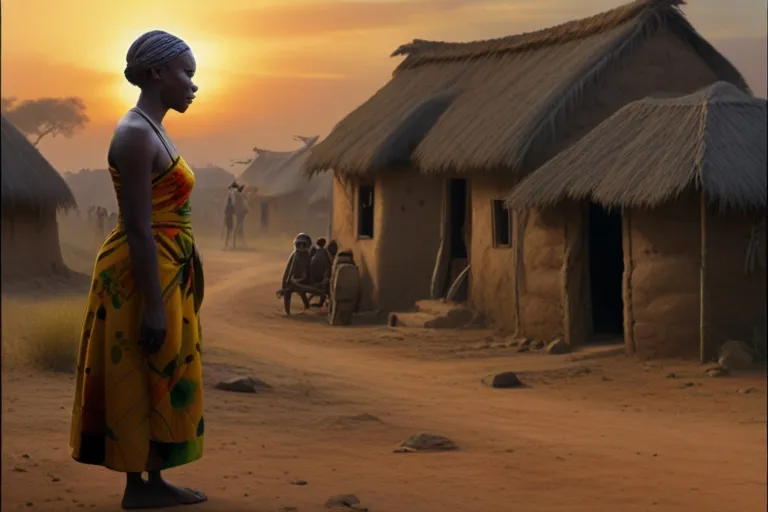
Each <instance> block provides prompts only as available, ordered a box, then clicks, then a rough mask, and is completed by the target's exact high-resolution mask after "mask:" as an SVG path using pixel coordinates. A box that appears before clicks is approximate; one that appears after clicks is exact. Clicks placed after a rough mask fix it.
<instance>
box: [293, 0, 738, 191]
mask: <svg viewBox="0 0 768 512" xmlns="http://www.w3.org/2000/svg"><path fill="white" fill-rule="evenodd" d="M683 4H684V2H683V1H682V0H637V1H635V2H632V3H630V4H627V5H624V6H621V7H618V8H615V9H613V10H610V11H607V12H603V13H602V14H598V15H596V16H592V17H589V18H585V19H580V20H576V21H570V22H567V23H564V24H561V25H558V26H555V27H551V28H547V29H544V30H539V31H536V32H530V33H525V34H519V35H513V36H509V37H504V38H500V39H493V40H487V41H474V42H466V43H449V42H434V41H422V40H415V41H413V42H411V43H409V44H406V45H403V46H401V47H399V48H398V49H397V50H395V52H394V53H393V54H392V55H393V56H400V55H404V56H406V58H405V60H404V61H403V62H402V63H400V65H399V66H398V67H397V68H396V70H395V72H394V73H393V77H392V79H391V80H390V81H389V82H388V83H387V84H386V85H385V86H384V87H382V88H381V89H380V90H379V91H378V92H377V93H376V94H375V95H374V96H373V97H371V98H370V99H369V100H368V101H366V102H365V103H363V104H362V105H360V106H359V107H358V108H357V109H355V110H354V111H352V112H351V113H350V114H348V115H347V116H346V117H345V118H344V119H342V120H341V121H340V122H339V123H338V124H337V125H336V127H335V128H334V129H333V131H332V132H331V134H330V135H329V136H328V137H327V138H326V139H325V140H324V141H322V142H321V143H320V144H318V145H317V146H316V147H315V148H314V150H313V151H312V155H311V157H310V158H309V159H308V161H307V163H306V171H307V172H308V173H310V174H313V173H317V172H323V171H327V170H331V169H333V170H335V171H336V172H338V173H340V174H342V175H358V176H360V175H366V174H370V173H373V172H376V171H380V170H383V169H386V168H390V167H398V166H401V165H409V166H411V167H413V168H416V169H418V170H420V171H421V172H427V173H428V172H473V171H487V170H508V171H510V172H516V173H521V172H523V171H525V170H530V169H532V168H534V167H535V165H536V164H538V163H539V162H538V161H537V160H536V158H534V157H536V154H537V152H540V151H541V150H543V149H545V148H546V147H548V146H549V145H550V144H551V143H552V142H555V141H556V140H557V139H558V138H559V137H560V136H562V135H561V134H562V128H563V126H564V125H565V124H566V121H568V120H569V116H570V115H572V114H573V112H574V110H575V108H576V107H577V106H578V105H579V104H580V101H581V98H583V97H584V95H585V93H587V92H589V90H590V88H591V87H593V86H595V85H596V84H597V83H598V79H599V78H600V77H601V76H602V75H603V74H604V73H605V72H606V71H607V70H609V69H611V68H612V65H613V64H614V63H616V62H617V61H618V60H620V59H621V58H622V57H624V56H626V55H628V54H629V53H631V52H632V51H634V50H635V49H637V48H638V47H640V46H641V44H642V43H643V42H644V41H646V40H647V39H649V38H651V37H652V36H653V35H654V34H656V33H657V32H658V31H659V30H661V29H663V28H667V29H669V30H670V31H671V32H672V33H673V34H675V35H676V36H677V37H678V38H680V39H681V40H682V41H684V42H685V43H687V44H688V46H689V47H691V48H692V49H693V50H694V51H695V52H696V53H697V54H698V55H699V56H700V57H701V58H702V59H703V60H704V61H705V62H706V63H707V65H708V66H709V67H710V68H711V69H712V70H713V71H714V72H715V74H716V75H717V78H718V79H719V80H727V81H729V82H731V83H733V84H735V85H736V86H738V87H739V88H740V89H742V90H744V91H746V92H749V87H748V86H747V84H746V81H745V80H744V78H743V77H742V76H741V74H740V73H739V72H738V71H737V70H736V68H735V67H734V66H733V65H732V64H731V63H730V62H729V61H728V60H727V59H726V58H725V57H723V56H722V55H721V54H720V53H719V52H718V51H717V50H715V48H714V47H712V45H710V44H709V43H708V42H707V41H706V40H705V39H703V38H702V37H701V36H700V35H699V34H698V33H697V32H696V30H695V29H694V28H693V27H692V26H691V24H690V23H689V22H688V20H687V19H686V17H685V15H684V14H683V13H682V12H681V11H680V9H679V6H680V5H683Z"/></svg>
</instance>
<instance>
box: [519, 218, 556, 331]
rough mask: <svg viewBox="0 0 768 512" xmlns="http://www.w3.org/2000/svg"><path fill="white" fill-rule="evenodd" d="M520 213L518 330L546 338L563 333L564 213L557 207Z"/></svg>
mask: <svg viewBox="0 0 768 512" xmlns="http://www.w3.org/2000/svg"><path fill="white" fill-rule="evenodd" d="M520 215H524V216H525V218H524V220H523V225H524V226H525V232H524V233H523V235H522V236H521V237H520V238H519V240H520V242H521V243H522V244H523V245H522V247H521V248H519V252H518V254H519V255H520V257H521V261H522V268H521V269H518V276H519V282H518V289H519V300H520V305H519V311H520V333H521V334H524V335H525V336H530V337H533V338H536V339H544V340H550V339H552V338H555V337H557V336H562V335H563V314H564V310H563V305H564V301H563V279H562V268H563V262H564V255H565V236H564V235H565V219H566V216H565V215H564V210H563V208H562V207H561V206H559V207H555V208H546V209H543V210H531V211H530V212H528V213H521V214H520ZM510 273H511V272H510Z"/></svg>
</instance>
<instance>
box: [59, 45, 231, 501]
mask: <svg viewBox="0 0 768 512" xmlns="http://www.w3.org/2000/svg"><path fill="white" fill-rule="evenodd" d="M196 68H197V64H196V63H195V58H194V56H193V55H192V52H191V51H190V49H189V46H187V44H186V43H185V42H184V41H182V40H181V39H179V38H178V37H176V36H173V35H171V34H169V33H167V32H163V31H161V30H153V31H151V32H147V33H146V34H144V35H142V36H140V37H139V38H138V39H137V40H136V41H135V42H134V43H133V44H132V45H131V47H130V49H129V50H128V54H127V57H126V68H125V77H126V79H127V80H128V81H129V82H130V83H131V84H133V85H135V86H137V87H138V88H139V89H141V93H140V94H139V99H138V102H137V103H136V106H135V107H134V108H132V109H131V110H130V111H128V112H127V113H126V114H125V116H123V118H122V119H120V121H119V122H118V124H117V127H116V128H115V132H114V136H113V137H112V141H111V143H110V146H109V150H108V152H107V159H108V162H109V173H110V176H111V178H112V181H113V184H114V187H115V194H116V196H117V204H118V205H119V208H120V216H121V220H122V224H123V226H124V229H121V230H120V231H116V232H115V233H114V236H111V237H110V238H109V239H108V240H106V241H105V242H104V244H103V245H102V247H101V250H100V251H99V253H98V256H97V257H96V263H95V266H94V269H93V280H92V283H93V284H92V286H91V289H90V293H89V295H88V307H87V312H86V314H85V318H84V320H85V321H84V322H83V331H82V335H81V338H80V348H79V350H78V355H77V366H76V367H77V370H76V373H75V386H74V388H75V393H74V404H73V407H72V423H71V430H70V435H69V444H70V449H71V451H70V453H71V456H72V458H73V459H74V460H75V461H77V462H79V463H82V464H90V465H95V466H102V467H104V468H108V469H110V470H112V471H117V472H120V473H124V474H125V475H126V480H125V491H124V494H123V499H122V507H123V508H124V509H126V510H128V509H157V508H166V507H175V506H176V505H190V504H193V503H200V502H202V501H205V500H206V496H205V495H204V494H203V493H201V492H199V491H196V490H193V489H190V488H187V487H184V486H176V485H173V484H171V483H170V482H168V481H167V480H165V478H163V477H164V476H165V475H162V474H161V472H162V471H166V470H168V469H172V468H175V467H178V466H182V465H184V464H188V463H190V462H194V461H196V460H198V459H199V458H200V457H202V455H203V445H204V444H203V440H204V436H205V423H204V421H203V393H204V392H205V391H204V390H205V387H204V386H203V366H202V361H201V357H202V356H201V344H202V343H203V340H202V339H201V328H200V316H199V314H200V306H201V304H202V301H203V264H202V259H201V258H200V253H199V251H198V249H197V245H196V244H195V238H194V236H193V234H192V227H191V222H192V221H191V209H190V207H189V198H190V195H191V194H192V188H193V187H194V184H195V178H194V174H193V173H192V170H191V169H190V167H189V165H188V164H187V163H186V162H185V161H184V159H183V158H182V157H181V155H179V152H178V150H177V149H176V147H175V146H174V144H173V142H172V141H171V140H170V139H169V137H168V135H167V133H166V131H165V129H164V127H163V118H164V117H165V115H166V114H167V113H168V111H169V110H175V111H176V112H179V113H184V112H186V111H187V109H188V108H189V106H190V105H191V104H192V100H193V99H194V97H195V93H196V92H197V86H196V85H195V84H194V83H193V82H192V77H193V76H194V75H195V70H196ZM101 211H102V212H103V213H102V216H103V215H104V213H106V211H105V210H104V209H103V208H102V209H101ZM88 471H89V470H85V474H87V473H88ZM187 474H188V475H193V474H194V472H190V473H187ZM144 475H146V477H145V476H144ZM86 478H88V477H87V476H86ZM90 478H93V475H92V476H91V477H90ZM74 485H75V486H77V483H74ZM85 485H86V484H84V486H85ZM77 492H79V493H83V492H87V490H86V489H85V487H83V488H82V489H81V490H79V491H77ZM224 509H226V506H224Z"/></svg>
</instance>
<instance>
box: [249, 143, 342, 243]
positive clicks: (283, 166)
mask: <svg viewBox="0 0 768 512" xmlns="http://www.w3.org/2000/svg"><path fill="white" fill-rule="evenodd" d="M294 138H295V140H297V141H299V142H301V146H300V147H299V148H297V149H295V150H293V151H272V150H268V149H262V148H259V147H256V148H254V152H255V153H256V155H255V157H254V158H253V161H252V162H251V163H250V165H249V166H248V167H247V168H246V169H245V170H244V171H243V172H242V174H240V176H238V178H237V181H238V183H241V184H246V185H247V186H248V189H250V198H251V201H255V202H258V203H259V209H258V210H257V211H254V210H252V213H251V214H249V217H251V218H252V217H253V216H258V217H259V219H260V220H259V224H260V226H261V231H278V232H281V233H282V232H284V233H291V234H294V233H293V232H294V231H296V230H299V231H301V230H305V231H319V230H321V231H322V233H323V234H325V232H326V230H327V226H326V225H327V222H328V220H327V216H328V215H327V214H328V212H329V210H330V205H329V201H330V199H331V195H332V187H333V177H332V176H330V175H320V176H307V174H306V173H305V172H304V165H305V163H306V161H307V158H308V157H309V155H310V154H311V152H312V149H313V147H314V146H315V143H316V142H317V140H318V137H317V136H313V137H301V136H296V137H294ZM318 212H319V213H320V214H321V217H323V218H321V219H316V218H315V217H317V215H316V214H317V213H318Z"/></svg>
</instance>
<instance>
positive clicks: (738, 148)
mask: <svg viewBox="0 0 768 512" xmlns="http://www.w3.org/2000/svg"><path fill="white" fill-rule="evenodd" d="M767 123H768V118H767V117H766V100H764V99H758V98H754V97H751V96H748V95H746V94H744V93H743V92H741V91H740V90H739V89H737V88H736V87H734V86H733V85H731V84H729V83H725V82H718V83H716V84H714V85H711V86H709V87H706V88H704V89H702V90H700V91H698V92H696V93H693V94H690V95H688V96H682V97H677V98H669V97H668V98H646V99H644V100H640V101H635V102H633V103H630V104H629V105H626V106H625V107H624V108H622V109H621V110H619V111H618V112H616V113H615V114H614V115H613V116H611V117H610V118H608V119H607V120H605V121H603V123H601V124H600V125H599V126H597V127H596V128H595V129H593V130H592V131H591V132H590V133H589V134H587V135H586V136H585V137H584V138H582V139H581V140H580V141H578V142H577V143H575V144H574V145H573V146H571V147H570V148H568V149H566V150H565V151H563V152H561V153H559V154H558V155H557V156H555V157H554V158H553V159H551V160H550V161H549V162H547V163H546V164H545V165H544V166H542V167H541V168H539V169H538V170H536V171H535V172H534V173H533V174H532V175H531V176H529V177H528V178H526V179H525V180H523V182H522V183H521V184H520V185H519V186H518V187H517V188H516V189H515V191H514V192H513V193H512V194H511V195H510V196H509V198H508V199H507V205H508V206H510V207H512V208H518V209H519V208H526V207H531V206H544V205H548V204H553V203H556V202H558V201H561V200H563V199H577V200H578V199H590V200H592V201H594V202H596V203H599V204H602V205H604V206H607V207H617V206H621V207H653V206H656V205H658V204H660V203H662V202H664V201H667V200H670V199H672V198H674V197H675V196H677V195H678V194H680V193H681V192H682V191H684V190H685V189H688V188H689V187H695V188H696V189H698V190H701V191H703V192H704V194H705V197H706V198H707V199H708V201H709V202H711V203H717V204H718V205H719V206H720V208H723V209H724V208H729V209H743V210H750V209H758V208H765V207H766V194H767V193H768V186H767V185H766V181H767V180H766V174H767V171H766V165H767V160H766V151H767V150H768V143H767V142H766V140H767V138H768V127H767Z"/></svg>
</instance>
